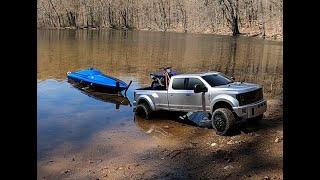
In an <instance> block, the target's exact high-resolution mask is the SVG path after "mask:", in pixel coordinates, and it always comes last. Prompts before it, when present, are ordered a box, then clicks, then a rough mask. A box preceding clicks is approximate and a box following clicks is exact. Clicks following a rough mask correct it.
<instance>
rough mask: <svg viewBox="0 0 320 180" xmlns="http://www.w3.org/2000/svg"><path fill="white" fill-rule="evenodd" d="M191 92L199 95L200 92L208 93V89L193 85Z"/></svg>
mask: <svg viewBox="0 0 320 180" xmlns="http://www.w3.org/2000/svg"><path fill="white" fill-rule="evenodd" d="M193 91H194V93H201V92H208V89H207V87H205V86H202V85H200V84H196V85H194V88H193Z"/></svg>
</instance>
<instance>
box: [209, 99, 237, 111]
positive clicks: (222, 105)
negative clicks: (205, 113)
mask: <svg viewBox="0 0 320 180" xmlns="http://www.w3.org/2000/svg"><path fill="white" fill-rule="evenodd" d="M218 108H228V109H229V110H231V111H233V109H232V106H231V105H230V104H229V103H227V102H224V101H219V102H216V103H215V104H214V106H213V108H212V112H213V111H214V110H216V109H218Z"/></svg>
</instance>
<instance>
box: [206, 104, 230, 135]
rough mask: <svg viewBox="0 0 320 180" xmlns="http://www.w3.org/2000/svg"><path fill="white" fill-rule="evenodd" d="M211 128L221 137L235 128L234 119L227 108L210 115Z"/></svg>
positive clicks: (219, 109)
mask: <svg viewBox="0 0 320 180" xmlns="http://www.w3.org/2000/svg"><path fill="white" fill-rule="evenodd" d="M211 120H212V127H213V128H214V129H215V130H216V133H217V134H218V135H221V136H225V135H228V134H229V133H230V132H231V131H232V130H233V129H234V126H235V121H236V120H235V117H234V115H233V113H232V112H231V111H230V110H229V109H228V108H218V109H216V110H215V111H214V112H213V113H212V117H211Z"/></svg>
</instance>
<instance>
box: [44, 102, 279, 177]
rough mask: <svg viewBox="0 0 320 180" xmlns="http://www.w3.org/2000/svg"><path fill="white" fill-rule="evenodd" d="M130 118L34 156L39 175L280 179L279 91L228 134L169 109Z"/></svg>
mask: <svg viewBox="0 0 320 180" xmlns="http://www.w3.org/2000/svg"><path fill="white" fill-rule="evenodd" d="M132 121H134V123H131V124H130V123H128V124H122V125H121V126H120V127H119V128H113V129H111V130H106V131H100V132H98V133H96V134H95V135H93V136H92V137H90V140H89V141H87V142H86V143H85V144H84V145H83V146H82V147H81V148H78V149H72V148H71V145H70V144H68V143H65V144H62V145H60V146H59V147H57V148H55V149H54V150H52V151H51V152H50V153H49V154H47V155H46V156H44V157H43V158H40V159H38V179H199V178H201V179H221V178H230V179H239V178H240V179H263V178H266V179H268V178H269V179H283V173H282V168H283V164H282V161H283V141H282V139H283V130H282V127H283V117H282V97H276V98H273V99H271V100H268V110H267V112H266V113H265V117H264V119H263V120H262V121H261V123H260V124H258V125H246V124H243V125H242V126H241V127H240V131H239V132H235V134H234V135H232V136H226V137H222V136H218V135H216V134H215V133H214V131H213V130H212V129H207V128H200V127H197V126H195V125H194V124H192V123H188V122H181V121H178V120H177V119H176V117H174V116H170V115H163V116H159V117H157V118H156V119H154V120H149V121H148V120H143V119H140V118H135V119H134V120H132ZM131 126H135V127H138V128H133V127H131Z"/></svg>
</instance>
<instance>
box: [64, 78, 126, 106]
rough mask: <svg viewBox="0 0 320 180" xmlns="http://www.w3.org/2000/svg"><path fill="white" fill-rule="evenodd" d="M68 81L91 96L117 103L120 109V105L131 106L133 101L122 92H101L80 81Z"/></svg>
mask: <svg viewBox="0 0 320 180" xmlns="http://www.w3.org/2000/svg"><path fill="white" fill-rule="evenodd" d="M68 83H70V84H71V85H72V86H73V87H74V88H76V89H78V90H79V91H80V92H81V93H83V94H85V95H87V96H89V97H92V98H94V99H97V100H100V101H103V102H107V103H112V104H115V109H119V108H120V105H123V106H130V107H131V103H130V101H129V99H128V98H127V97H125V96H123V95H122V94H110V93H106V92H99V91H96V90H95V89H92V88H90V87H88V86H86V85H83V84H80V83H76V82H74V81H72V80H68Z"/></svg>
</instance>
